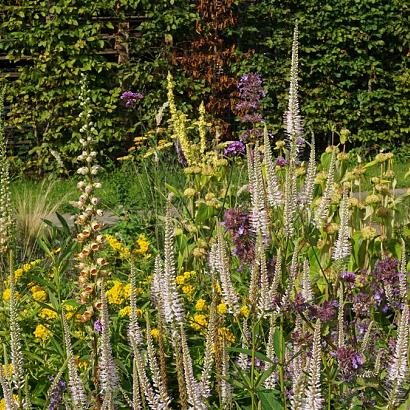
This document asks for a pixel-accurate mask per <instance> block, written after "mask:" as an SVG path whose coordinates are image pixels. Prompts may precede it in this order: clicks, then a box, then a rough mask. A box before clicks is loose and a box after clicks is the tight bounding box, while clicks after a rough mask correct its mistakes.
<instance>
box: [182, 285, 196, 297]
mask: <svg viewBox="0 0 410 410" xmlns="http://www.w3.org/2000/svg"><path fill="white" fill-rule="evenodd" d="M193 291H194V287H193V286H192V285H185V286H182V292H183V293H185V294H186V295H190V294H191V293H192V292H193Z"/></svg>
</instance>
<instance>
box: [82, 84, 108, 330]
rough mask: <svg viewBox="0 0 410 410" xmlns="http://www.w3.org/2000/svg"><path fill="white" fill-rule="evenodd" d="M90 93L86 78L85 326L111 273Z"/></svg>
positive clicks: (84, 173) (83, 241)
mask: <svg viewBox="0 0 410 410" xmlns="http://www.w3.org/2000/svg"><path fill="white" fill-rule="evenodd" d="M87 93H88V91H87V85H86V79H85V76H83V78H82V80H81V91H80V96H79V98H80V101H81V102H80V106H81V107H82V112H81V113H80V115H79V122H80V123H81V124H82V127H81V128H80V133H81V135H82V136H81V138H80V143H81V145H82V147H83V151H82V153H81V154H80V155H79V156H78V157H77V159H78V161H80V162H82V166H81V167H80V168H79V169H78V170H77V173H78V174H80V175H82V176H83V177H84V179H83V180H82V181H80V182H78V184H77V187H78V189H79V190H80V191H81V195H80V197H79V200H78V202H76V203H75V205H76V206H77V208H78V209H79V211H80V212H79V214H78V215H77V219H76V221H75V223H76V225H77V226H78V230H79V233H78V234H77V238H76V239H77V242H79V243H80V244H81V246H82V250H81V251H80V253H79V254H78V255H77V256H76V258H77V260H78V264H77V267H78V269H79V270H80V275H79V278H78V284H79V290H80V303H81V304H82V305H87V308H86V310H85V312H84V313H83V314H82V315H81V319H80V320H81V322H83V323H85V322H88V321H89V320H91V318H92V317H93V316H94V314H95V310H94V304H95V302H96V301H97V300H98V298H99V293H100V292H99V289H98V283H99V282H100V279H101V278H103V277H105V276H107V275H109V274H110V273H109V272H108V271H107V270H106V265H107V264H108V262H107V261H106V259H105V258H103V257H100V256H99V253H100V252H101V251H102V249H103V248H104V237H103V236H102V235H101V233H100V231H101V229H102V223H101V222H100V221H98V219H97V217H99V216H102V215H103V211H102V210H101V209H99V207H98V204H99V203H100V199H99V198H98V197H97V196H96V195H95V190H96V189H99V188H101V183H100V182H99V181H98V179H97V174H98V172H99V171H100V166H99V165H98V164H97V163H96V157H97V152H96V151H94V150H93V143H94V140H95V136H96V135H98V132H97V130H96V129H95V128H94V123H93V121H92V119H91V113H92V110H91V107H90V101H91V100H90V97H89V96H88V95H87Z"/></svg>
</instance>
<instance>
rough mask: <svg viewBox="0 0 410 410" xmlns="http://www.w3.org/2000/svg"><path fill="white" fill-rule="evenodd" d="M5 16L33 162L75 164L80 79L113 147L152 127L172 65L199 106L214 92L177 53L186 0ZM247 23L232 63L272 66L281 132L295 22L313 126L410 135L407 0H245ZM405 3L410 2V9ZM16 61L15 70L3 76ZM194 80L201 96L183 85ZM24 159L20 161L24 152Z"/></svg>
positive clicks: (27, 5) (184, 44)
mask: <svg viewBox="0 0 410 410" xmlns="http://www.w3.org/2000/svg"><path fill="white" fill-rule="evenodd" d="M3 2H4V3H5V4H4V6H3V13H2V14H1V16H2V20H1V21H0V24H1V25H0V55H3V56H4V57H3V59H2V60H1V63H2V66H1V67H2V68H1V70H2V78H0V83H1V82H4V81H7V82H8V83H9V86H8V96H7V98H8V101H9V103H10V113H9V116H8V123H9V126H10V127H11V128H10V130H12V138H13V140H14V141H15V142H19V141H20V142H23V143H22V144H19V145H17V146H18V147H19V148H18V149H16V150H15V153H16V154H19V158H20V165H21V166H22V167H23V168H24V169H25V170H34V169H37V170H41V171H47V170H51V169H53V168H55V166H56V165H57V162H56V160H55V158H54V156H53V155H52V154H51V151H50V150H57V151H58V152H59V153H60V155H61V157H62V159H63V161H64V162H65V163H66V164H67V165H70V164H71V163H72V161H73V160H72V158H75V156H76V154H77V152H78V151H79V146H78V143H77V140H78V138H76V137H77V136H78V124H77V115H78V113H79V101H78V93H79V90H78V83H79V77H80V75H81V73H85V74H86V75H87V77H88V82H89V88H90V97H91V100H92V103H93V106H94V117H95V123H96V128H97V129H98V131H99V137H98V138H99V141H100V143H101V148H104V150H105V153H106V154H108V157H111V158H115V157H117V156H119V155H121V154H123V153H125V152H126V150H127V148H128V146H129V145H130V141H131V140H132V138H133V137H135V136H137V135H139V134H140V133H141V132H143V131H144V129H145V128H147V127H150V126H151V125H152V121H153V116H154V115H153V114H154V112H155V111H156V110H157V109H158V108H159V107H160V106H161V105H162V103H163V102H164V101H165V93H166V91H165V77H166V73H167V71H168V70H171V71H173V74H174V77H175V79H176V83H177V87H178V90H177V91H178V92H179V96H180V99H181V102H182V103H183V104H185V106H186V109H187V110H189V109H190V108H191V107H192V106H198V105H199V102H200V100H201V98H202V97H203V96H205V95H206V93H207V92H209V87H207V86H206V84H205V82H204V81H195V82H193V81H192V80H190V79H189V78H188V77H187V75H184V74H182V70H181V68H180V67H179V66H178V65H175V64H174V60H173V58H172V55H173V54H174V53H175V50H179V51H181V50H182V51H186V52H188V53H189V47H190V44H191V41H192V39H195V38H197V33H196V31H195V27H196V22H197V21H198V19H199V14H198V12H197V10H196V7H195V2H193V1H188V0H156V1H152V0H53V1H45V0H19V1H18V2H16V1H15V0H3ZM234 7H235V10H234V12H235V15H236V18H237V24H236V25H235V26H233V27H228V28H227V29H226V33H225V38H226V41H227V42H229V43H230V44H232V42H233V43H235V44H236V50H237V53H238V54H239V56H241V55H242V54H243V55H245V53H249V50H253V52H252V53H251V56H250V57H249V54H247V58H239V59H238V62H236V63H234V64H233V65H232V67H231V70H232V72H233V73H234V74H236V75H237V76H238V78H239V77H240V75H241V74H242V73H244V72H247V71H257V72H260V73H261V74H262V75H263V78H264V84H265V87H266V89H267V91H268V96H267V97H266V98H265V100H264V107H263V108H264V112H265V116H266V117H267V118H268V119H269V121H270V122H271V123H273V124H275V129H274V132H276V133H278V134H279V135H280V134H281V133H282V115H283V112H284V110H285V107H286V93H287V87H288V71H289V50H290V43H291V38H292V30H293V25H294V22H295V21H296V20H297V21H298V22H299V29H300V33H301V38H300V57H301V79H300V84H301V101H302V113H303V115H304V117H305V119H306V120H305V128H306V130H307V131H308V132H309V130H310V129H311V130H312V131H314V132H315V134H316V135H317V136H318V139H322V140H326V141H329V138H331V135H332V133H333V134H334V135H335V136H336V137H337V131H339V130H340V129H341V128H343V127H345V128H348V129H349V130H350V131H351V132H352V137H351V138H352V141H353V142H356V143H366V144H367V146H368V147H370V148H372V147H373V146H377V145H386V144H390V145H397V144H398V143H399V142H405V141H407V139H408V136H409V130H410V128H409V111H410V108H409V94H410V81H409V80H410V74H409V70H408V58H409V55H410V54H409V43H410V33H409V30H408V27H409V17H408V16H409V14H408V13H406V11H408V8H409V6H408V5H406V3H403V2H400V1H398V0H391V1H390V2H386V1H384V0H360V1H359V0H326V1H325V2H319V1H317V0H313V1H312V0H298V1H286V2H282V1H278V0H258V1H251V0H247V1H245V0H237V2H236V5H235V6H234ZM405 8H407V10H405ZM127 16H139V18H138V19H134V20H133V22H132V23H131V29H132V30H133V32H135V33H137V34H138V35H131V36H130V42H129V52H130V59H129V61H127V62H123V63H122V64H118V62H117V61H116V59H115V58H112V57H110V56H107V55H106V54H104V50H107V49H112V48H113V38H114V37H113V36H115V33H116V32H117V29H118V23H119V22H121V21H126V20H127V19H128V17H127ZM13 66H18V71H19V73H20V75H19V77H18V78H17V79H16V80H15V81H11V79H10V78H8V77H7V75H6V76H4V74H7V71H8V70H9V69H11V68H12V67H13ZM187 88H190V90H191V91H192V89H193V88H194V93H192V95H193V97H192V96H191V97H189V98H188V97H186V96H184V93H183V90H184V89H187ZM128 89H131V90H133V91H139V92H143V93H144V94H145V99H144V100H142V102H141V104H140V105H139V107H138V109H137V110H135V111H133V112H131V113H130V112H129V111H126V110H125V108H124V107H123V106H122V105H121V103H120V100H119V96H120V94H121V92H122V91H124V90H128ZM17 163H18V162H17Z"/></svg>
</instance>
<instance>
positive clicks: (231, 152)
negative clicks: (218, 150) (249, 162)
mask: <svg viewBox="0 0 410 410" xmlns="http://www.w3.org/2000/svg"><path fill="white" fill-rule="evenodd" d="M224 155H225V156H227V157H237V156H239V155H245V144H244V143H243V142H241V141H234V142H232V143H231V144H229V145H228V146H227V147H226V148H225V149H224Z"/></svg>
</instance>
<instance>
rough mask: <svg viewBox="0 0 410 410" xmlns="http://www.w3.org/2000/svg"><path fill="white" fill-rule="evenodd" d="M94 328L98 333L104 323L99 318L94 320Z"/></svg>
mask: <svg viewBox="0 0 410 410" xmlns="http://www.w3.org/2000/svg"><path fill="white" fill-rule="evenodd" d="M94 330H95V331H96V332H98V333H101V331H102V323H101V322H100V321H99V320H98V319H97V320H96V321H95V322H94Z"/></svg>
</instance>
